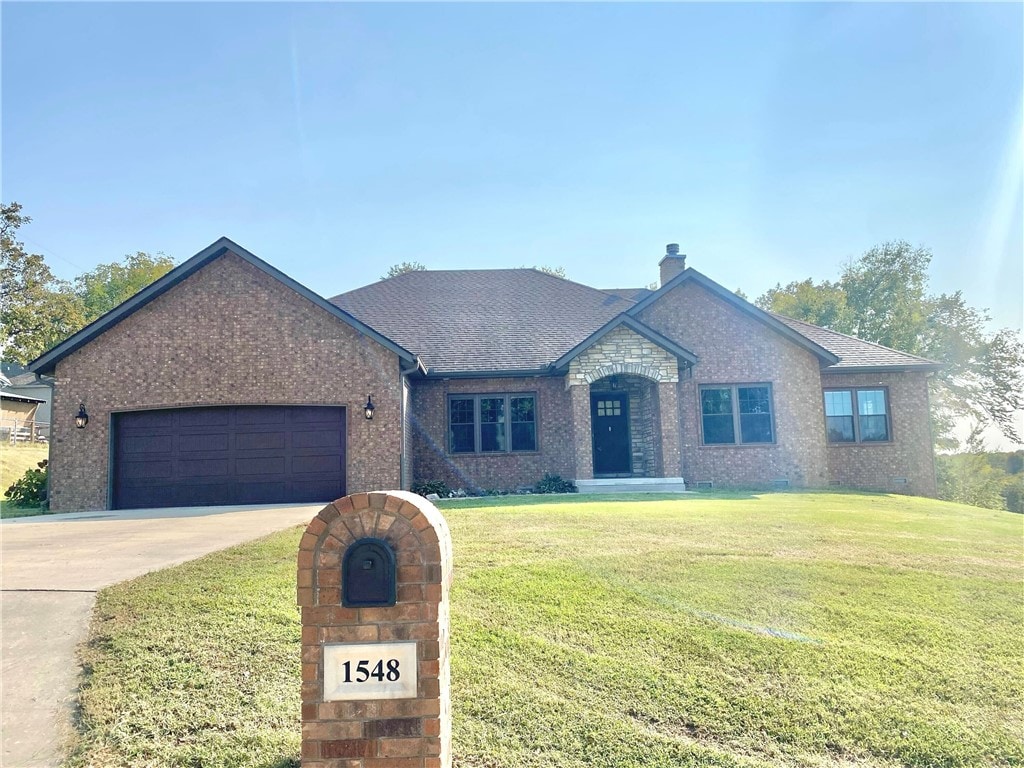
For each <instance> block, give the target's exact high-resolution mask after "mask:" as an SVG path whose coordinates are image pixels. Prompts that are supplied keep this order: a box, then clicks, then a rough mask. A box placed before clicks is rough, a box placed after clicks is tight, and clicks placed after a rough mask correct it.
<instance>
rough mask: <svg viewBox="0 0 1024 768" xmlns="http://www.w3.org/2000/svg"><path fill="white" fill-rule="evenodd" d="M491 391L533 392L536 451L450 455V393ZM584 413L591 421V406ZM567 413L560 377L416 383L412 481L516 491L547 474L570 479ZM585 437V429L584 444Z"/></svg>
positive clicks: (570, 440) (568, 407) (571, 453)
mask: <svg viewBox="0 0 1024 768" xmlns="http://www.w3.org/2000/svg"><path fill="white" fill-rule="evenodd" d="M492 392H494V393H510V394H516V393H522V394H530V393H533V394H536V397H537V450H536V451H528V452H526V451H516V452H515V453H479V454H478V453H468V454H467V453H459V454H452V453H450V452H449V450H448V395H450V394H453V395H454V394H470V395H479V394H487V393H492ZM587 407H588V409H589V404H588V406H587ZM587 413H588V417H587V418H588V419H589V410H588V412H587ZM571 414H572V409H571V405H570V398H569V393H568V392H567V391H566V389H565V381H564V379H563V378H562V377H551V376H537V377H529V378H508V379H441V380H436V379H431V380H422V381H415V382H414V383H413V387H412V417H411V420H412V455H413V479H414V482H418V483H422V482H429V481H433V480H443V481H444V482H445V483H447V484H448V486H449V487H450V488H465V489H467V490H468V489H470V488H479V489H483V490H514V489H516V488H518V487H522V486H532V485H533V484H534V483H536V482H537V481H538V480H540V479H541V478H542V477H543V476H544V474H545V473H551V474H555V475H561V476H562V477H563V478H566V479H571V478H574V477H576V472H575V467H574V465H573V456H574V454H575V447H574V446H575V444H574V435H573V424H572V418H571ZM589 440H590V437H589V433H588V435H587V441H588V445H589Z"/></svg>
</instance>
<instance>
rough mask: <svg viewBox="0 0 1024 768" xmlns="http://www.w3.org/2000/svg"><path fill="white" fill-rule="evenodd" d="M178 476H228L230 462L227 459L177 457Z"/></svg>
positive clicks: (229, 473)
mask: <svg viewBox="0 0 1024 768" xmlns="http://www.w3.org/2000/svg"><path fill="white" fill-rule="evenodd" d="M177 470H178V476H184V477H229V476H230V475H231V463H230V462H229V461H228V460H227V459H214V460H210V459H179V460H178V467H177Z"/></svg>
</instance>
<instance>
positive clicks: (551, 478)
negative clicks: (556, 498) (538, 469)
mask: <svg viewBox="0 0 1024 768" xmlns="http://www.w3.org/2000/svg"><path fill="white" fill-rule="evenodd" d="M533 492H534V493H576V486H575V485H573V483H572V482H570V481H569V480H563V479H562V478H561V477H559V476H558V475H552V474H547V473H545V475H544V477H543V478H542V479H540V480H538V481H537V484H536V485H535V486H533Z"/></svg>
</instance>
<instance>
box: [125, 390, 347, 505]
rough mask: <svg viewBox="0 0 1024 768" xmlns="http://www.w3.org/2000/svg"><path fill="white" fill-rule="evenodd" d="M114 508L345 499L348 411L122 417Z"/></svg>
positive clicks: (238, 409)
mask: <svg viewBox="0 0 1024 768" xmlns="http://www.w3.org/2000/svg"><path fill="white" fill-rule="evenodd" d="M113 441H114V442H113V461H114V472H113V496H114V498H113V500H112V502H113V506H114V508H115V509H135V508H139V507H187V506H200V505H216V504H278V503H291V502H317V501H331V500H332V499H337V498H339V497H341V496H344V495H345V409H344V408H334V407H323V408H319V407H309V406H229V407H216V408H177V409H166V410H154V411H135V412H132V413H117V414H114V419H113Z"/></svg>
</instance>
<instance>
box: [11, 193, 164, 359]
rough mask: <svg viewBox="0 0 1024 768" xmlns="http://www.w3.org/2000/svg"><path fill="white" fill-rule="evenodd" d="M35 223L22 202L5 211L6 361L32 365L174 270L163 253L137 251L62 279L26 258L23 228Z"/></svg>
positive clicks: (29, 256) (36, 259)
mask: <svg viewBox="0 0 1024 768" xmlns="http://www.w3.org/2000/svg"><path fill="white" fill-rule="evenodd" d="M31 221H32V219H31V218H30V217H28V216H24V215H22V213H21V205H20V204H19V203H9V204H5V205H3V206H2V208H0V329H2V333H0V344H2V345H3V355H2V357H3V359H4V360H5V361H9V362H17V363H27V362H29V361H31V360H33V359H34V358H36V357H38V356H39V355H41V354H42V353H43V352H45V351H46V350H47V349H49V348H50V347H52V346H54V345H56V344H59V343H60V342H61V341H63V340H64V339H66V338H67V337H68V336H70V335H71V334H73V333H74V332H75V331H77V330H79V329H80V328H82V327H83V326H85V325H86V324H88V323H90V322H92V321H93V320H95V319H96V318H98V317H100V316H101V315H103V314H105V313H107V312H109V311H110V310H111V309H113V308H114V307H116V306H117V305H118V304H120V303H121V302H123V301H124V300H125V299H128V298H130V297H131V296H133V295H135V294H136V293H138V292H139V291H140V290H142V289H143V288H145V287H146V286H147V285H149V284H150V283H152V282H153V281H154V280H156V279H157V278H159V277H161V276H162V275H164V274H166V273H167V272H168V271H169V270H171V269H172V268H173V267H174V260H173V259H171V258H170V257H169V256H165V255H164V254H162V253H158V254H157V255H156V256H151V255H149V254H148V253H143V252H141V251H140V252H138V253H135V254H130V255H128V256H125V258H124V260H123V261H121V262H111V263H109V264H100V265H99V266H97V267H96V268H95V269H93V270H91V271H89V272H86V273H85V274H83V275H80V276H79V277H77V278H75V281H74V284H71V283H69V282H67V281H65V280H58V279H57V278H56V277H54V275H53V272H51V271H50V268H49V267H48V266H47V265H46V262H45V260H44V259H43V257H42V256H41V255H40V254H37V253H26V252H25V247H24V245H23V244H22V243H21V242H20V241H19V240H18V239H17V232H18V229H19V228H20V227H22V226H24V225H25V224H28V223H29V222H31Z"/></svg>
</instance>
